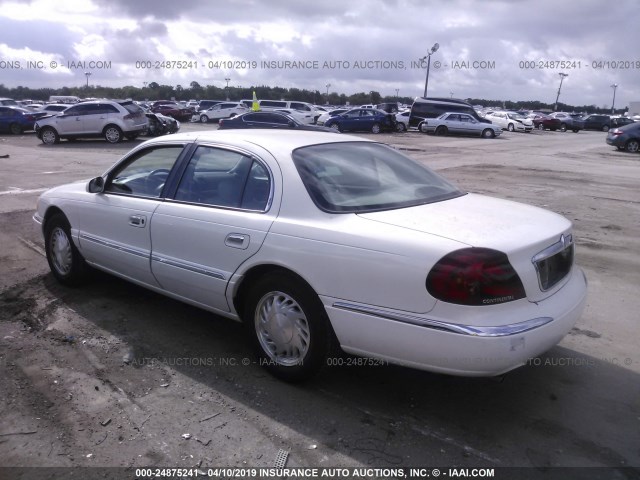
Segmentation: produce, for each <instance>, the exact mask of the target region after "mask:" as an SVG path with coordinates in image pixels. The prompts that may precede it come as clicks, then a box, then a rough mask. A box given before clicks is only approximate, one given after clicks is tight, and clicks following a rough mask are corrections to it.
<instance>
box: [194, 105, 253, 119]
mask: <svg viewBox="0 0 640 480" xmlns="http://www.w3.org/2000/svg"><path fill="white" fill-rule="evenodd" d="M248 111H249V109H248V108H247V107H246V106H245V105H244V104H242V103H238V102H222V103H217V104H215V105H214V106H213V107H211V108H210V109H208V110H204V111H202V110H201V111H200V112H198V113H197V114H196V115H197V116H198V120H199V121H200V122H202V123H208V122H211V121H217V120H220V119H222V118H233V117H235V116H236V115H241V114H243V113H246V112H248Z"/></svg>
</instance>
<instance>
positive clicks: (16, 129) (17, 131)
mask: <svg viewBox="0 0 640 480" xmlns="http://www.w3.org/2000/svg"><path fill="white" fill-rule="evenodd" d="M9 131H10V132H11V134H12V135H21V134H22V127H21V126H20V125H18V124H17V123H12V124H11V126H9Z"/></svg>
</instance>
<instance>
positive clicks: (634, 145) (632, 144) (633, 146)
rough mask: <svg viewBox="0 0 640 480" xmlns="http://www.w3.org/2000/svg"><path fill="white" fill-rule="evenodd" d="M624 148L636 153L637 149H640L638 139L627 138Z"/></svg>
mask: <svg viewBox="0 0 640 480" xmlns="http://www.w3.org/2000/svg"><path fill="white" fill-rule="evenodd" d="M624 148H625V150H626V151H627V152H630V153H638V151H640V140H635V139H634V140H629V141H628V142H627V143H626V144H625V146H624Z"/></svg>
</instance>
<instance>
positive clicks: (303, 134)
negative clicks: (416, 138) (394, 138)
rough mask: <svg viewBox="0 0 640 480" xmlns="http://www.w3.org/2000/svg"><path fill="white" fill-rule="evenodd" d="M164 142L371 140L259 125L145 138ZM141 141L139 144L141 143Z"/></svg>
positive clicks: (282, 147)
mask: <svg viewBox="0 0 640 480" xmlns="http://www.w3.org/2000/svg"><path fill="white" fill-rule="evenodd" d="M158 142H160V143H165V142H167V143H168V142H201V143H202V142H204V143H206V142H211V143H227V144H230V145H235V146H239V147H241V146H245V147H246V148H250V149H253V148H252V146H256V145H257V146H259V147H262V148H264V149H266V150H268V151H271V152H273V151H280V152H282V151H289V152H291V151H293V150H295V149H296V148H300V147H306V146H309V145H317V144H321V143H342V142H371V140H367V139H364V138H362V137H356V136H353V135H345V134H339V133H334V132H324V131H321V132H315V131H307V130H303V131H300V130H288V129H282V130H275V129H272V128H266V129H260V128H251V129H237V130H236V129H229V130H208V131H203V132H189V133H175V134H173V135H165V136H163V137H159V138H157V139H152V140H148V141H147V142H145V143H144V144H147V143H158ZM144 144H143V145H144Z"/></svg>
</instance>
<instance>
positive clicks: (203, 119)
mask: <svg viewBox="0 0 640 480" xmlns="http://www.w3.org/2000/svg"><path fill="white" fill-rule="evenodd" d="M208 122H209V117H207V116H206V115H200V123H208Z"/></svg>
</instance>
